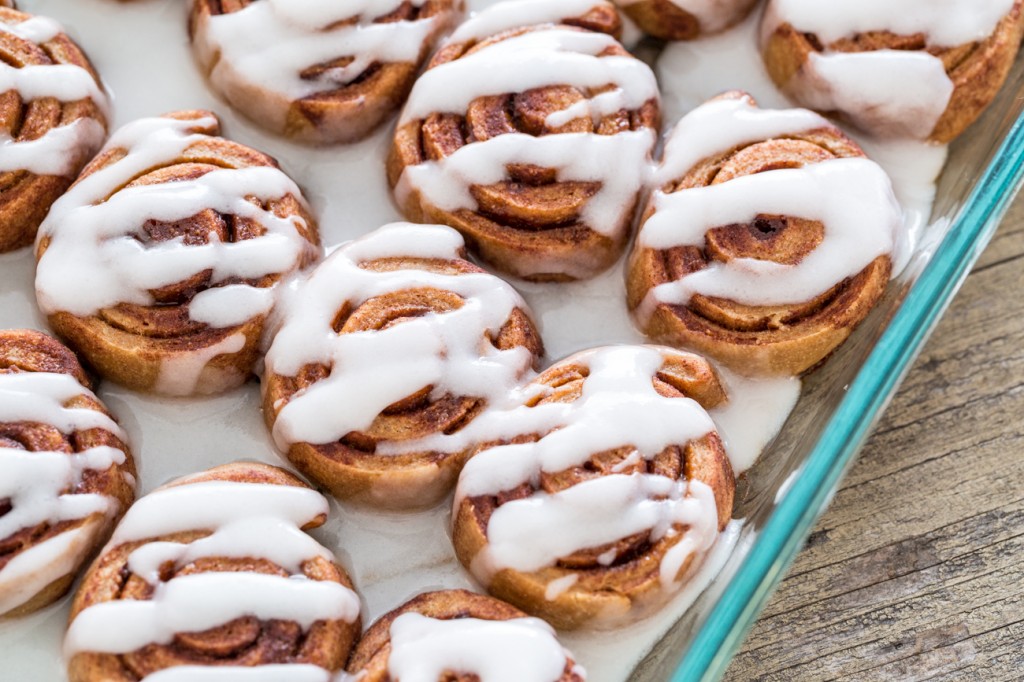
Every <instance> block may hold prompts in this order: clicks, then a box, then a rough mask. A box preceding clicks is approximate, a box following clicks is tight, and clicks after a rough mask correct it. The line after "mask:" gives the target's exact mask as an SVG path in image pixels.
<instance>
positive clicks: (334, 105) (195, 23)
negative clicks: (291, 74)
mask: <svg viewBox="0 0 1024 682" xmlns="http://www.w3.org/2000/svg"><path fill="white" fill-rule="evenodd" d="M252 1H253V0H196V1H195V2H193V3H192V9H191V13H190V16H189V35H190V36H191V37H192V40H193V43H195V41H196V36H197V35H198V34H200V33H201V32H202V27H204V26H205V25H207V24H208V22H209V21H210V19H211V17H216V16H218V15H222V14H230V13H232V12H238V11H240V10H243V9H245V8H246V7H248V6H249V5H251V4H252ZM460 5H461V2H456V0H426V1H425V2H423V3H412V2H410V1H409V0H405V1H404V2H402V3H401V5H400V6H399V7H398V8H397V9H395V10H394V11H393V12H390V13H388V14H386V15H384V16H380V17H375V18H373V20H372V23H392V22H398V21H426V20H433V21H434V22H435V25H434V27H433V28H432V29H431V30H430V32H429V33H428V35H427V37H426V40H425V41H424V42H423V45H422V47H421V48H420V51H419V55H418V56H417V58H416V60H415V61H413V62H387V63H382V62H373V63H371V64H368V65H367V66H366V68H365V69H364V70H363V72H362V73H361V74H359V75H358V76H357V77H355V78H353V79H352V80H351V81H350V82H349V83H347V84H343V85H339V86H338V87H335V88H333V89H331V90H326V91H324V92H319V93H316V94H313V95H308V96H306V97H302V98H300V99H297V100H292V99H290V98H289V97H287V96H286V95H284V94H282V93H278V92H274V91H273V90H271V89H269V88H267V87H265V86H263V85H262V84H248V83H243V82H236V83H233V84H231V86H230V88H229V89H227V90H224V91H222V92H221V94H222V95H224V96H225V97H226V98H227V99H228V101H229V102H230V103H231V105H232V106H234V107H236V108H237V109H238V110H239V111H241V112H242V113H243V114H245V115H247V116H249V117H250V118H252V119H253V120H254V121H255V122H256V123H258V124H260V125H262V126H263V127H265V128H268V129H270V130H273V131H274V132H277V133H280V134H283V135H285V136H286V137H289V138H291V139H293V140H296V141H299V142H306V143H311V144H317V143H334V142H355V141H357V140H359V139H361V138H363V137H365V136H367V135H368V134H370V133H371V132H372V131H373V130H374V129H375V128H377V127H378V126H379V125H380V124H381V123H383V122H384V120H385V119H387V117H388V116H389V115H390V114H391V113H392V112H394V110H395V109H397V108H398V107H399V106H400V105H401V104H402V102H404V101H405V98H406V97H407V96H408V94H409V89H410V88H411V87H412V84H413V81H414V80H416V74H417V73H418V72H419V70H420V68H421V67H422V66H423V62H424V61H426V58H427V55H428V54H429V53H430V50H431V49H432V48H433V45H434V43H435V42H436V40H437V37H438V36H439V35H440V34H441V33H442V32H443V31H444V30H445V29H446V28H447V27H448V25H449V24H450V23H451V20H452V18H453V17H454V16H455V14H456V9H457V7H458V6H460ZM357 21H359V18H358V17H355V18H353V19H351V20H350V21H349V22H343V24H341V25H344V23H350V24H351V23H355V22H357ZM332 28H333V27H332ZM197 54H199V55H200V61H201V62H202V67H203V69H204V71H205V72H206V75H207V76H209V75H210V74H211V72H213V71H214V69H216V68H217V67H218V62H219V61H220V58H221V57H220V55H219V53H217V52H215V51H212V50H211V49H210V48H209V47H204V48H202V49H199V50H197ZM204 54H208V57H204V56H203V55H204ZM353 60H354V56H353V55H345V54H339V55H338V56H337V59H335V60H333V61H331V62H328V63H324V64H316V65H310V67H309V68H308V69H306V70H305V71H304V72H303V77H308V78H313V77H315V76H316V75H318V74H320V73H322V72H323V71H325V70H327V69H330V68H338V67H343V66H346V65H348V64H350V63H351V62H352V61H353ZM215 87H216V86H215ZM280 121H283V126H282V124H281V123H280Z"/></svg>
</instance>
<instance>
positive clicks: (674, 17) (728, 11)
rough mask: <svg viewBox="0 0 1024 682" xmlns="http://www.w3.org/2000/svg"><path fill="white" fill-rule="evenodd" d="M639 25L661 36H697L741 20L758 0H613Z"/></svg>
mask: <svg viewBox="0 0 1024 682" xmlns="http://www.w3.org/2000/svg"><path fill="white" fill-rule="evenodd" d="M613 1H614V2H615V4H616V5H618V6H619V7H621V8H622V11H623V12H625V13H626V15H627V16H628V17H629V18H630V19H632V20H633V21H635V22H636V23H637V25H638V26H639V27H640V28H641V29H643V30H644V32H645V33H649V34H651V35H652V36H654V37H656V38H661V39H662V40H694V39H695V38H700V37H701V36H705V35H709V34H712V33H718V32H720V31H724V30H725V29H727V28H729V27H731V26H734V25H736V24H738V23H739V22H740V21H742V20H743V18H744V17H746V16H747V14H748V13H749V12H750V10H751V9H753V7H754V5H756V4H757V0H613Z"/></svg>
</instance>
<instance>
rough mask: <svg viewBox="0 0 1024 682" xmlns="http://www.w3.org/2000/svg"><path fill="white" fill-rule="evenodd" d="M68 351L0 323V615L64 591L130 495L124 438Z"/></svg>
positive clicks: (131, 468)
mask: <svg viewBox="0 0 1024 682" xmlns="http://www.w3.org/2000/svg"><path fill="white" fill-rule="evenodd" d="M88 386H89V380H88V378H87V377H86V375H85V372H84V371H83V370H82V366H81V365H80V364H78V360H77V358H75V355H74V353H72V352H71V351H70V350H68V349H67V348H65V347H64V346H62V345H61V344H60V343H59V342H58V341H56V340H55V339H53V338H51V337H49V336H47V335H46V334H42V333H40V332H36V331H30V330H25V329H20V330H4V331H0V616H5V615H6V616H18V615H23V614H26V613H30V612H32V611H35V610H37V609H40V608H42V607H44V606H47V605H48V604H51V603H52V602H54V601H56V600H57V599H58V598H60V597H61V596H63V595H64V593H65V592H67V591H68V589H69V588H70V587H71V583H72V582H73V581H74V579H75V575H76V574H77V573H78V570H79V568H80V567H81V566H82V564H83V563H84V562H85V560H86V559H87V558H88V557H89V555H91V554H92V553H93V551H94V550H95V549H96V548H97V547H98V546H99V545H100V543H102V542H103V541H104V540H105V539H106V538H107V536H108V535H109V534H110V530H111V529H112V528H113V526H114V523H115V522H116V520H117V519H118V518H119V517H120V516H121V514H123V513H124V511H125V509H127V508H128V505H129V504H131V502H132V499H134V497H135V492H134V491H135V465H134V463H133V461H132V456H131V453H130V452H129V450H128V446H127V445H126V444H125V442H126V440H127V439H126V437H125V434H124V432H123V431H122V430H121V428H120V427H119V426H118V425H117V422H116V421H115V420H114V418H113V417H112V416H111V415H110V413H109V412H107V410H106V408H105V407H104V406H103V404H102V403H101V402H100V401H99V399H97V398H96V396H95V394H93V392H92V391H91V390H89V388H88Z"/></svg>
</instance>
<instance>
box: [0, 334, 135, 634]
mask: <svg viewBox="0 0 1024 682" xmlns="http://www.w3.org/2000/svg"><path fill="white" fill-rule="evenodd" d="M23 372H46V373H51V374H67V375H68V376H71V377H73V378H74V379H75V380H76V381H78V382H79V383H80V384H82V390H83V394H82V395H78V396H75V397H73V398H71V399H70V400H69V401H68V402H67V403H65V407H69V408H75V409H83V410H95V411H96V412H101V413H103V414H104V415H106V416H108V417H110V418H111V419H113V416H112V415H111V414H110V413H109V412H107V410H106V408H105V407H104V406H103V405H102V403H100V402H99V401H98V400H96V399H95V398H93V397H92V396H90V395H86V394H85V390H86V389H87V388H88V387H89V381H88V378H87V377H86V375H85V372H84V370H83V369H82V366H81V365H80V364H79V362H78V359H77V358H76V357H75V355H74V353H72V352H71V351H70V350H69V349H68V348H66V347H65V346H63V345H62V344H61V343H60V342H59V341H57V340H56V339H54V338H52V337H50V336H48V335H46V334H43V333H41V332H37V331H32V330H27V329H14V330H3V331H0V374H15V373H23ZM100 446H107V447H112V448H115V449H117V450H120V451H121V452H123V453H124V454H125V461H124V463H123V464H111V466H110V467H108V468H106V469H102V470H96V471H92V470H90V471H86V472H85V474H84V475H83V476H82V479H81V481H80V482H79V483H78V484H76V485H74V486H73V487H70V488H68V489H65V490H63V491H62V493H61V494H63V495H103V496H106V497H108V498H111V499H113V500H115V501H116V503H117V508H116V510H115V511H114V513H113V514H111V515H109V516H108V515H105V514H103V513H102V512H96V513H94V514H90V515H88V516H86V517H84V518H81V519H74V520H66V521H59V522H56V523H50V522H43V523H40V524H37V525H35V526H32V527H29V528H22V529H21V530H19V531H17V532H16V533H14V534H13V535H11V536H9V537H6V538H0V570H3V568H4V567H5V566H6V565H7V564H8V563H9V562H10V561H11V560H12V559H14V558H15V557H17V556H18V555H20V554H22V553H23V552H25V551H27V550H28V549H30V548H32V547H36V546H38V545H39V544H41V543H43V542H45V541H47V540H50V539H52V538H56V537H57V536H59V535H62V534H64V533H68V532H71V531H75V530H78V529H87V528H88V527H91V526H93V525H97V530H96V531H95V533H94V534H93V537H92V541H91V544H90V545H89V546H87V547H83V548H81V549H80V550H77V551H78V553H79V556H78V557H77V559H76V560H75V561H73V562H72V563H73V564H74V567H73V569H72V570H71V571H70V572H68V573H66V574H65V575H62V576H58V577H56V578H55V579H54V580H53V581H52V582H51V583H50V584H49V585H47V586H46V587H44V588H43V589H42V590H40V591H39V592H37V593H36V594H35V595H33V596H31V598H29V599H28V600H27V601H25V602H24V603H22V604H21V605H20V606H18V607H16V608H15V609H13V610H10V611H8V612H7V613H6V614H0V616H4V615H6V616H20V615H25V614H27V613H31V612H32V611H35V610H38V609H40V608H42V607H44V606H48V605H49V604H52V603H53V602H54V601H56V600H57V599H59V598H60V597H62V596H63V595H64V594H65V593H66V592H67V591H68V589H69V588H70V587H71V583H72V582H73V581H74V579H75V575H76V574H77V573H78V570H79V569H80V568H81V566H82V564H83V563H84V562H85V560H86V559H88V558H89V556H90V555H91V554H92V552H93V551H94V550H95V549H96V547H98V546H99V545H100V544H102V543H103V542H104V541H105V540H106V537H107V536H108V535H109V534H110V531H111V529H113V527H114V524H115V523H116V522H117V520H118V519H119V518H120V517H121V516H122V515H123V514H124V512H125V510H126V509H127V508H128V506H129V505H130V504H131V503H132V500H133V499H134V498H135V490H134V485H133V482H134V477H135V463H134V460H133V459H132V455H131V452H130V450H129V449H128V446H127V445H126V444H125V443H124V442H123V441H121V439H120V438H118V437H117V436H116V435H114V434H113V433H110V432H109V431H107V430H105V429H100V428H93V429H84V430H80V431H75V432H73V433H63V432H62V431H61V430H60V428H59V427H58V425H54V424H41V423H37V422H0V448H5V449H15V450H28V451H30V452H39V451H43V452H64V453H67V454H68V455H69V456H71V455H73V454H76V453H80V452H83V451H85V450H87V449H89V448H94V447H100ZM3 475H4V474H3V472H2V471H0V478H2V477H3ZM126 476H127V478H126ZM11 509H12V507H11V504H10V500H5V499H0V517H3V516H4V515H5V514H7V513H8V512H10V511H11ZM68 551H69V552H74V551H76V550H75V548H70V549H69V550H68Z"/></svg>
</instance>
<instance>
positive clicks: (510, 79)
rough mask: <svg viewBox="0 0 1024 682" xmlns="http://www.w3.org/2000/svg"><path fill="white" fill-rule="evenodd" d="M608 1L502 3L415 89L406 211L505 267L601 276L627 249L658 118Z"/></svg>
mask: <svg viewBox="0 0 1024 682" xmlns="http://www.w3.org/2000/svg"><path fill="white" fill-rule="evenodd" d="M620 25H621V22H620V19H619V16H618V14H617V13H616V11H615V9H614V7H613V6H612V5H610V4H609V3H607V2H605V1H604V0H585V1H584V0H566V1H565V2H549V1H548V0H520V1H518V2H504V3H499V4H497V5H494V6H493V7H491V8H489V9H487V10H485V11H483V12H481V13H480V14H478V15H476V16H474V17H473V18H472V19H470V20H469V21H467V22H466V23H464V24H462V25H461V26H460V27H459V28H458V29H457V30H456V31H455V33H454V34H453V35H452V36H451V37H450V38H449V39H448V40H447V41H446V42H445V43H444V44H443V45H442V46H441V48H440V49H439V50H438V52H437V53H436V54H435V55H434V57H433V58H432V59H431V61H430V63H429V65H428V68H427V71H426V72H425V73H424V74H423V75H422V76H421V77H420V78H419V80H417V82H416V84H415V85H414V86H413V90H412V94H411V95H410V96H409V101H408V102H407V104H406V107H405V110H404V111H403V113H402V115H401V118H400V120H399V124H398V129H397V131H396V133H395V140H394V145H393V147H392V150H391V156H390V158H389V159H388V178H389V180H390V182H391V185H392V186H393V187H394V188H395V195H396V197H397V199H398V203H399V205H400V206H401V207H402V209H403V211H404V212H405V214H406V216H407V217H408V218H410V219H412V220H415V221H418V222H430V223H443V224H446V225H450V226H452V227H454V228H456V229H458V230H459V231H460V232H462V233H463V235H464V236H465V237H466V239H467V241H468V242H469V244H470V246H471V248H473V249H475V250H476V251H477V252H478V253H479V254H480V256H481V257H482V258H483V259H484V260H486V261H488V262H489V263H491V264H492V265H494V266H496V267H498V268H500V269H501V270H504V271H505V272H508V273H511V274H513V275H517V276H520V277H525V278H528V279H536V280H569V279H580V278H586V277H590V276H592V275H594V274H596V273H598V272H600V271H602V270H604V269H605V268H607V267H608V266H610V265H611V264H612V263H614V262H615V260H616V259H617V258H618V256H619V254H620V253H621V251H622V249H623V248H624V246H625V242H626V239H627V236H628V233H629V228H630V224H631V222H632V219H633V214H634V211H635V208H636V206H637V202H638V197H639V195H640V190H641V186H642V184H643V178H644V173H645V169H646V168H647V165H648V163H649V161H650V154H651V150H652V149H653V147H654V143H655V139H656V136H657V129H658V125H659V118H660V114H659V94H658V87H657V83H656V81H655V79H654V75H653V73H652V72H651V70H650V69H649V68H648V67H647V65H645V64H644V63H643V62H641V61H639V60H638V59H636V58H634V57H633V56H632V55H630V54H629V53H628V52H626V50H625V49H624V48H623V47H622V46H621V45H620V44H619V43H618V41H617V40H616V39H615V37H614V36H616V35H618V32H619V30H620Z"/></svg>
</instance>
